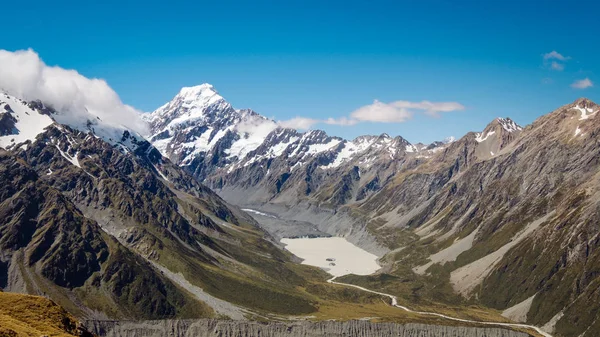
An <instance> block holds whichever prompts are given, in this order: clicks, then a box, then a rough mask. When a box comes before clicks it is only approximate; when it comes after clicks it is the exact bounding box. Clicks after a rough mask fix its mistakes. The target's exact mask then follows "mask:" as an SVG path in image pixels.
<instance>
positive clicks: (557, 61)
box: [542, 50, 571, 71]
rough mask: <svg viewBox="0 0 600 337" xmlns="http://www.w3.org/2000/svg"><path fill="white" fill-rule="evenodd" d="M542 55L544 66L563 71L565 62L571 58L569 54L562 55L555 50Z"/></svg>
mask: <svg viewBox="0 0 600 337" xmlns="http://www.w3.org/2000/svg"><path fill="white" fill-rule="evenodd" d="M542 57H543V58H544V66H545V67H548V68H550V69H551V70H556V71H563V70H564V69H565V63H566V62H567V61H568V60H570V59H571V57H570V56H564V55H563V54H561V53H559V52H557V51H556V50H553V51H551V52H549V53H546V54H544V55H542Z"/></svg>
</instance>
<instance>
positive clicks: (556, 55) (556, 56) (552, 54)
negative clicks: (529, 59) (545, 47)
mask: <svg viewBox="0 0 600 337" xmlns="http://www.w3.org/2000/svg"><path fill="white" fill-rule="evenodd" d="M552 59H555V60H559V61H567V60H569V59H571V57H570V56H563V55H562V54H561V53H559V52H557V51H556V50H553V51H551V52H549V53H546V54H544V60H552Z"/></svg>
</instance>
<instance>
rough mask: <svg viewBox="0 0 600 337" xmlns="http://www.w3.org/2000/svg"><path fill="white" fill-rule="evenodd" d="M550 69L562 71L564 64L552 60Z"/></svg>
mask: <svg viewBox="0 0 600 337" xmlns="http://www.w3.org/2000/svg"><path fill="white" fill-rule="evenodd" d="M550 69H552V70H556V71H563V70H565V65H564V64H562V63H558V62H556V61H552V63H551V64H550Z"/></svg>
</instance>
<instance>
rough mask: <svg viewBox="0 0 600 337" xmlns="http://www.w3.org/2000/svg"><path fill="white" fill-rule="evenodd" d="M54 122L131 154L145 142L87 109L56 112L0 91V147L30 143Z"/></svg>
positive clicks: (128, 130) (12, 146)
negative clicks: (90, 135)
mask: <svg viewBox="0 0 600 337" xmlns="http://www.w3.org/2000/svg"><path fill="white" fill-rule="evenodd" d="M54 123H57V124H62V125H67V126H69V127H71V128H72V129H75V130H79V131H82V132H85V133H90V134H92V135H94V136H95V137H98V138H101V139H103V140H104V141H106V142H107V143H109V144H111V145H114V146H115V147H118V148H119V149H120V150H121V151H123V152H129V151H135V149H136V148H137V146H138V145H139V144H140V143H141V142H144V141H145V139H144V138H143V137H142V136H141V135H139V134H138V133H137V132H136V131H134V130H132V129H130V128H128V127H126V126H124V125H118V124H115V123H114V122H110V121H105V120H103V119H101V118H100V117H99V116H98V115H96V114H94V113H92V112H90V111H89V110H87V109H86V110H85V111H78V112H77V113H75V112H73V111H70V112H69V113H64V112H63V111H56V110H54V109H52V108H51V107H48V106H46V105H45V104H44V103H42V102H40V101H31V102H27V101H24V100H22V99H20V98H18V97H15V96H12V95H10V94H7V93H1V92H0V147H3V148H6V149H11V148H16V147H19V146H24V144H26V142H27V141H32V142H33V141H34V140H35V139H36V137H37V136H38V135H39V134H41V133H43V132H44V131H45V130H46V128H47V127H48V126H50V125H52V124H54Z"/></svg>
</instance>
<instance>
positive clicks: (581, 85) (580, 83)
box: [571, 77, 594, 89]
mask: <svg viewBox="0 0 600 337" xmlns="http://www.w3.org/2000/svg"><path fill="white" fill-rule="evenodd" d="M593 86H594V83H592V81H591V80H590V79H589V78H587V77H586V78H584V79H582V80H577V81H575V82H573V84H571V88H575V89H586V88H589V87H593Z"/></svg>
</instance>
